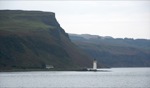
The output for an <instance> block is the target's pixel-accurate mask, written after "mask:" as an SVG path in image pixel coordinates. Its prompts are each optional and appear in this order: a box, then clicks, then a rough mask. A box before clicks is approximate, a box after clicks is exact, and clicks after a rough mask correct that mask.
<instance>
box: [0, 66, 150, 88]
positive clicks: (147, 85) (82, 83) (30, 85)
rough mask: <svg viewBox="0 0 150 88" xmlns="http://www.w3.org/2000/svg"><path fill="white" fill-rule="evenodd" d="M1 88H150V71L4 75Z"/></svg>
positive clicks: (40, 72) (110, 70)
mask: <svg viewBox="0 0 150 88" xmlns="http://www.w3.org/2000/svg"><path fill="white" fill-rule="evenodd" d="M0 88H150V68H110V69H99V71H97V72H94V71H30V72H0Z"/></svg>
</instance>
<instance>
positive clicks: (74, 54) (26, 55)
mask: <svg viewBox="0 0 150 88" xmlns="http://www.w3.org/2000/svg"><path fill="white" fill-rule="evenodd" d="M91 63H92V60H91V59H90V58H89V57H88V56H86V55H85V54H84V53H83V52H81V51H80V50H79V49H77V47H76V46H75V45H74V44H72V43H71V41H70V39H69V37H68V34H67V33H65V31H64V30H63V29H62V28H61V27H60V25H59V23H58V22H57V20H56V19H55V14H54V13H52V12H40V11H17V10H14V11H13V10H1V11H0V69H13V68H17V69H18V68H21V69H22V68H24V69H25V68H45V65H53V66H54V67H55V68H60V69H61V68H63V69H70V68H78V67H79V68H80V67H89V66H90V65H91Z"/></svg>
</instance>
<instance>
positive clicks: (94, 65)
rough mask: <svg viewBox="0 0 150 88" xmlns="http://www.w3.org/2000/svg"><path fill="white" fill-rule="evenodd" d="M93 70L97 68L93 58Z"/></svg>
mask: <svg viewBox="0 0 150 88" xmlns="http://www.w3.org/2000/svg"><path fill="white" fill-rule="evenodd" d="M93 70H95V71H96V70H97V61H96V60H95V59H94V61H93Z"/></svg>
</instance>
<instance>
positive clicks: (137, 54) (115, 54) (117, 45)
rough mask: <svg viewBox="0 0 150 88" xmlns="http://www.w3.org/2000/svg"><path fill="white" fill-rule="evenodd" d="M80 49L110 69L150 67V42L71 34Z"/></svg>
mask: <svg viewBox="0 0 150 88" xmlns="http://www.w3.org/2000/svg"><path fill="white" fill-rule="evenodd" d="M69 36H70V39H71V40H72V42H73V43H75V44H76V45H77V46H78V47H80V48H81V49H82V50H84V51H85V52H86V53H87V54H89V55H91V57H94V58H96V59H97V60H98V61H99V62H100V63H102V64H104V65H106V66H109V67H150V40H146V39H135V40H134V39H130V38H125V39H121V38H117V39H114V38H112V37H109V36H107V37H102V36H98V35H89V34H83V35H77V34H69Z"/></svg>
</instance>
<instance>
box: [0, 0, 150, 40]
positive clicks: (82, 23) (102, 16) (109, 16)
mask: <svg viewBox="0 0 150 88" xmlns="http://www.w3.org/2000/svg"><path fill="white" fill-rule="evenodd" d="M0 9H11V10H40V11H50V12H55V14H56V18H57V20H58V22H59V23H60V25H61V27H62V28H63V29H64V30H65V31H66V32H68V33H76V34H85V33H86V34H94V35H100V36H112V37H115V38H125V37H128V38H146V39H150V1H129V0H128V1H9V0H8V1H0Z"/></svg>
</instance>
